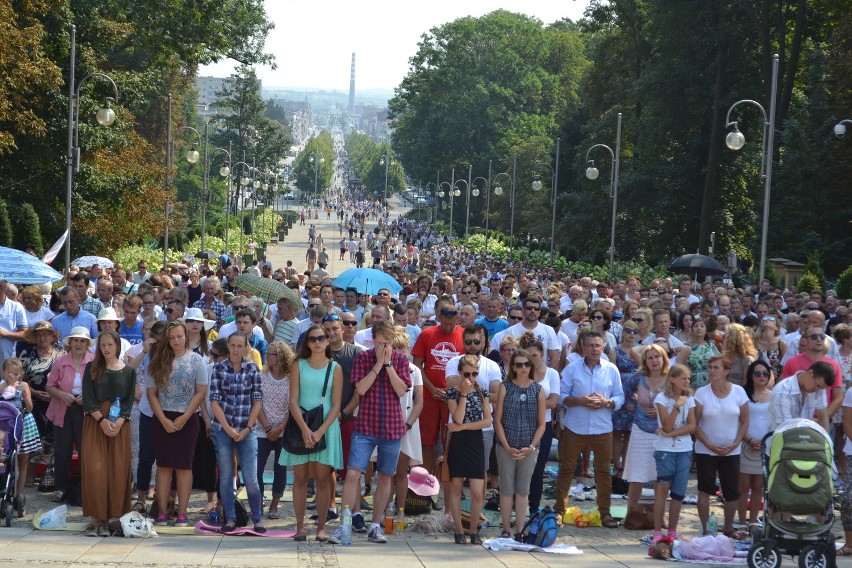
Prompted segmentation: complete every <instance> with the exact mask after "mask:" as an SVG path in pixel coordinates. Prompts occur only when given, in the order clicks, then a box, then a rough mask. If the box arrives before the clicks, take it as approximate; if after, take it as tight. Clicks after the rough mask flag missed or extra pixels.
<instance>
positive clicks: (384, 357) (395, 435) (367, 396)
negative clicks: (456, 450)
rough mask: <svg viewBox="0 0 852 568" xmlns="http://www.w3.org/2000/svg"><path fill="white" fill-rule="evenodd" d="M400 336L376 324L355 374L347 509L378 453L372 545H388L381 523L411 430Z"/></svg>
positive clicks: (386, 325)
mask: <svg viewBox="0 0 852 568" xmlns="http://www.w3.org/2000/svg"><path fill="white" fill-rule="evenodd" d="M395 333H396V332H395V331H394V327H393V325H392V324H391V323H390V322H386V321H383V322H378V323H376V324H375V325H374V326H373V340H374V345H375V347H374V348H373V349H370V350H368V351H361V352H360V353H358V354H357V355H356V356H355V360H354V361H353V362H352V372H351V375H350V376H351V380H352V383H353V384H354V385H355V392H356V393H357V394H358V397H359V403H358V417H357V418H356V419H355V430H354V432H353V433H352V441H351V443H350V450H349V463H348V466H347V469H346V482H345V484H344V486H343V498H342V505H343V506H347V505H348V506H349V510H350V511H351V510H354V507H355V500H356V499H358V498H360V483H361V475H362V474H363V473H364V472H365V471H367V466H368V465H369V463H370V456H371V455H372V453H373V450H378V452H377V453H378V459H377V460H376V471H377V473H378V476H379V482H378V487H377V488H376V496H375V500H374V502H373V522H372V525H371V526H370V531H369V534H368V535H367V540H369V541H370V542H374V543H378V544H381V543H385V542H387V539H386V538H385V537H384V535H383V534H382V530H381V527H380V526H379V523H378V520H379V518H380V517H381V515H382V514H384V513H383V511H384V510H385V508H386V507H387V504H388V501H389V499H390V492H391V480H392V479H393V476H394V474H395V473H396V464H397V461H398V460H399V446H400V442H401V440H402V437H403V436H404V435H405V433H406V432H407V431H408V428H407V427H406V424H405V419H404V418H403V417H402V410H401V408H400V406H399V399H400V398H401V397H402V396H403V395H404V394H405V392H406V391H407V390H408V389H409V388H411V373H410V371H409V368H408V359H407V358H406V356H405V355H403V354H402V353H400V352H399V351H394V350H393V349H392V347H391V343H392V342H393V338H394V335H395ZM340 537H341V535H340V534H339V533H338V532H335V535H334V537H329V539H328V540H329V542H332V543H334V544H340V541H339V539H340Z"/></svg>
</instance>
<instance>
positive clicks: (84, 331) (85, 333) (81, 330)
mask: <svg viewBox="0 0 852 568" xmlns="http://www.w3.org/2000/svg"><path fill="white" fill-rule="evenodd" d="M75 337H79V338H81V339H85V340H86V341H88V342H89V345H87V347H91V346H92V344H93V343H94V341H92V336H91V335H90V334H89V328H87V327H83V326H82V325H78V326H76V327H72V328H71V333H69V334H68V335H66V336H65V337H63V338H62V345H64V346H65V348H66V349H67V348H68V340H69V339H73V338H75Z"/></svg>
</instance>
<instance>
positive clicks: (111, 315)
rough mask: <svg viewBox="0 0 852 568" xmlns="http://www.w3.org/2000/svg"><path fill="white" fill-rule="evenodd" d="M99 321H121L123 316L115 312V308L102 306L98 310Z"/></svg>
mask: <svg viewBox="0 0 852 568" xmlns="http://www.w3.org/2000/svg"><path fill="white" fill-rule="evenodd" d="M98 321H121V318H120V317H118V314H116V313H115V308H102V309H101V311H99V312H98Z"/></svg>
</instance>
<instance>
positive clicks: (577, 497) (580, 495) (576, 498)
mask: <svg viewBox="0 0 852 568" xmlns="http://www.w3.org/2000/svg"><path fill="white" fill-rule="evenodd" d="M585 500H586V494H585V493H584V492H582V491H580V492H579V493H577V494H576V495H574V501H585Z"/></svg>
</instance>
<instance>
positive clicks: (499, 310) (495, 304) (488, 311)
mask: <svg viewBox="0 0 852 568" xmlns="http://www.w3.org/2000/svg"><path fill="white" fill-rule="evenodd" d="M505 305H506V304H505V302H504V301H503V299H502V298H501V297H500V296H498V295H496V294H493V295H492V296H491V297H490V298H488V301H487V302H485V306H483V309H484V310H485V315H484V316H481V317H479V318H477V320H476V321H475V322H474V323H475V324H476V325H481V326H482V327H484V328H485V329H486V330H487V331H488V341H491V340H492V339H494V336H495V335H497V334H498V333H500V332H501V331H503V330H504V329H508V327H509V321H508V320H507V319H506V318H504V317H502V316H503V311H504V307H505Z"/></svg>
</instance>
